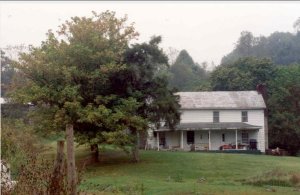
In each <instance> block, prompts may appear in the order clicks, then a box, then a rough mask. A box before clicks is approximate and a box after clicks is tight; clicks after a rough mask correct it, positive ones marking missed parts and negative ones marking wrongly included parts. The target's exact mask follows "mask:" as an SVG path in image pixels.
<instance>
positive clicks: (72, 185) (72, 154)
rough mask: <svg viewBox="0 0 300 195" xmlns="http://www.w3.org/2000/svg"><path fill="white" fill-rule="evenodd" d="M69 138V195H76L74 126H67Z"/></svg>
mask: <svg viewBox="0 0 300 195" xmlns="http://www.w3.org/2000/svg"><path fill="white" fill-rule="evenodd" d="M66 137H67V169H68V172H67V175H68V192H69V193H67V194H70V195H76V193H77V191H76V185H77V180H76V167H75V152H74V130H73V125H71V124H67V125H66Z"/></svg>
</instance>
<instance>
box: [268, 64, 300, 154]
mask: <svg viewBox="0 0 300 195" xmlns="http://www.w3.org/2000/svg"><path fill="white" fill-rule="evenodd" d="M269 85H270V98H269V100H268V106H269V110H270V117H269V124H270V125H269V128H270V141H271V146H278V147H281V148H285V149H287V150H288V151H289V152H290V153H292V154H294V155H295V154H296V153H297V152H298V151H299V149H300V101H299V100H300V65H299V64H295V65H291V66H289V67H278V68H277V70H276V74H275V77H274V79H272V80H271V81H270V82H269Z"/></svg>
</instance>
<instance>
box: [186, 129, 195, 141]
mask: <svg viewBox="0 0 300 195" xmlns="http://www.w3.org/2000/svg"><path fill="white" fill-rule="evenodd" d="M186 142H187V144H195V131H187V132H186Z"/></svg>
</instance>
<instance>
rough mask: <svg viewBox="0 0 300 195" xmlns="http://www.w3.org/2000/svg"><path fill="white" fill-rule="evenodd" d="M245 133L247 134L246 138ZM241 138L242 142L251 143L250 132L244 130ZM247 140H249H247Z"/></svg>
mask: <svg viewBox="0 0 300 195" xmlns="http://www.w3.org/2000/svg"><path fill="white" fill-rule="evenodd" d="M245 135H247V136H246V137H247V138H245ZM241 138H242V144H249V133H248V132H242V134H241ZM245 140H247V142H245Z"/></svg>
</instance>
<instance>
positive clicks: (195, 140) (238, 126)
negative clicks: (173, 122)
mask: <svg viewBox="0 0 300 195" xmlns="http://www.w3.org/2000/svg"><path fill="white" fill-rule="evenodd" d="M259 128H260V127H259V126H253V125H249V124H246V123H184V124H180V125H178V127H177V128H176V130H173V131H171V130H168V129H162V128H161V129H158V130H156V131H155V135H154V137H155V144H156V147H155V148H156V149H157V150H184V151H217V150H224V151H225V150H257V148H258V145H257V144H258V143H257V140H258V131H259Z"/></svg>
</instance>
